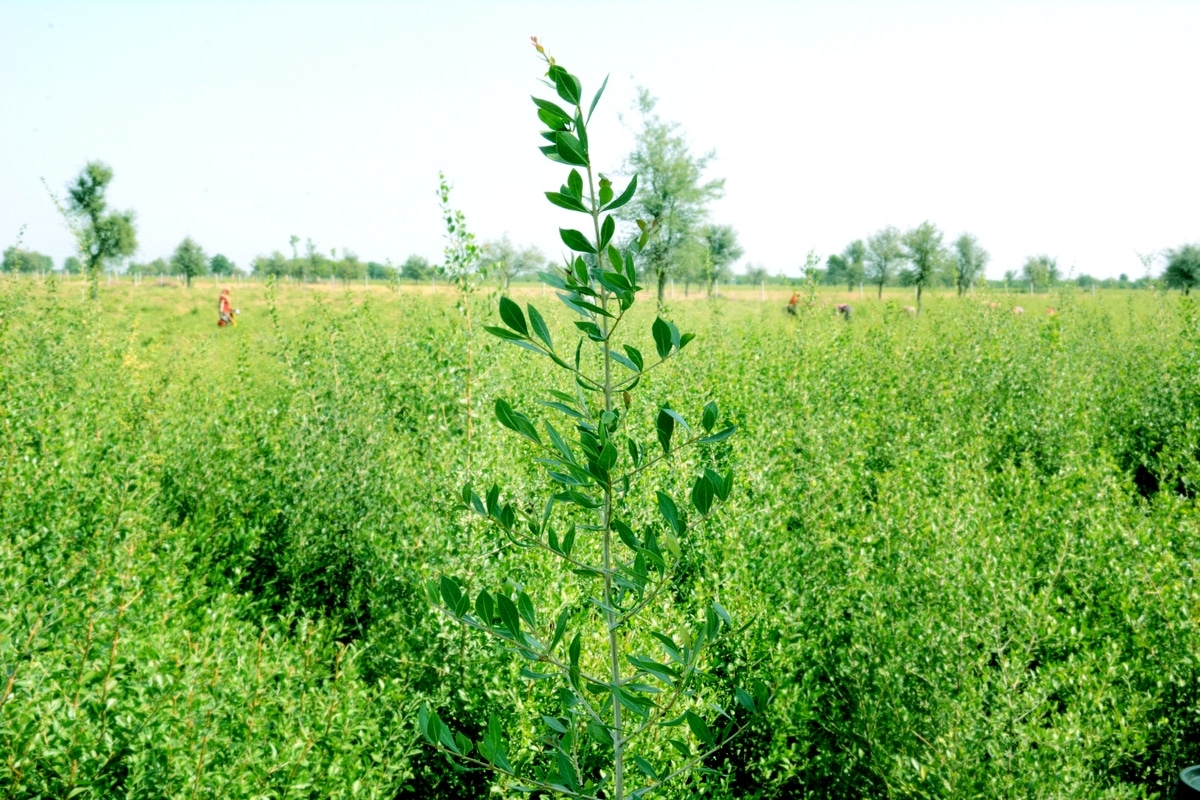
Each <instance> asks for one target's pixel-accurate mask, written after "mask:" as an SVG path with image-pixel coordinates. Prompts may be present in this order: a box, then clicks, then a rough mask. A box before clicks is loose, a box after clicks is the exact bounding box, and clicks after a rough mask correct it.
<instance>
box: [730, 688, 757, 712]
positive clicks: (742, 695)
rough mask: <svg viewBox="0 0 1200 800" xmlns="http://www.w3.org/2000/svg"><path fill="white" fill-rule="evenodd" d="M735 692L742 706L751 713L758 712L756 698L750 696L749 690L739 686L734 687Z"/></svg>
mask: <svg viewBox="0 0 1200 800" xmlns="http://www.w3.org/2000/svg"><path fill="white" fill-rule="evenodd" d="M733 693H734V694H735V695H737V700H738V702H739V703H741V704H742V708H744V709H746V710H747V711H749V712H750V713H751V714H757V713H758V709H757V708H756V707H755V705H754V698H753V697H751V696H750V693H749V692H747V691H746V690H745V689H743V688H742V687H740V686H739V687H737V688H736V689H734V692H733Z"/></svg>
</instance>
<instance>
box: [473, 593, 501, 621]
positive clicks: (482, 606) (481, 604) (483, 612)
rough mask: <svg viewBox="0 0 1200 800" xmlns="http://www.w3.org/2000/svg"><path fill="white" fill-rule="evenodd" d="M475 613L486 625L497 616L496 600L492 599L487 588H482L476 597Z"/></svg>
mask: <svg viewBox="0 0 1200 800" xmlns="http://www.w3.org/2000/svg"><path fill="white" fill-rule="evenodd" d="M475 613H476V614H478V615H479V621H480V622H482V623H483V624H484V625H491V624H492V620H493V619H495V618H496V602H495V601H494V600H492V596H491V595H490V594H488V590H487V589H481V590H480V591H479V596H478V597H476V598H475Z"/></svg>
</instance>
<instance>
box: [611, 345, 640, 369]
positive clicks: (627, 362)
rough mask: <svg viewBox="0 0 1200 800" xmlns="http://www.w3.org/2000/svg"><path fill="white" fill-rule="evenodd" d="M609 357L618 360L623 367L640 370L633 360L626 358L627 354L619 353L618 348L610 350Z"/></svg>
mask: <svg viewBox="0 0 1200 800" xmlns="http://www.w3.org/2000/svg"><path fill="white" fill-rule="evenodd" d="M608 357H609V358H611V359H612V360H613V361H615V362H617V363H618V364H620V365H621V366H622V367H625V368H626V369H631V370H633V371H634V372H638V371H639V370H638V367H637V364H634V363H633V362H632V361H630V360H629V359H628V358H626V357H625V356H623V355H621V354H620V353H618V352H617V351H616V350H609V351H608Z"/></svg>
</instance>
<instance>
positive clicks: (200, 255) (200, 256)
mask: <svg viewBox="0 0 1200 800" xmlns="http://www.w3.org/2000/svg"><path fill="white" fill-rule="evenodd" d="M171 267H172V268H173V269H174V271H175V274H176V275H182V276H184V278H186V279H187V285H188V288H191V285H192V278H194V277H197V276H199V275H203V274H205V273H206V272H207V271H208V257H207V256H206V255H205V254H204V250H203V248H201V247H200V245H198V244H196V242H195V241H193V239H192V237H190V236H188V237H187V238H185V239H184V240H183V241H182V242H180V243H179V246H178V247H176V248H175V253H174V254H173V255H172V256H171Z"/></svg>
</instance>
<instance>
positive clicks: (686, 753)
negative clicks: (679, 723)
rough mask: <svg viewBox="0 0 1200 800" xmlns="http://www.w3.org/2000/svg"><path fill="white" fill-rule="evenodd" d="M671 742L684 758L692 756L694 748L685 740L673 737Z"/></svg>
mask: <svg viewBox="0 0 1200 800" xmlns="http://www.w3.org/2000/svg"><path fill="white" fill-rule="evenodd" d="M670 742H671V746H672V747H674V748H675V749H676V750H678V751H679V752H680V754H682V755H683V757H684V758H691V757H692V748H690V747H688V746H687V744H686V743H685V742H681V741H679V740H678V739H671V740H670Z"/></svg>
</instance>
